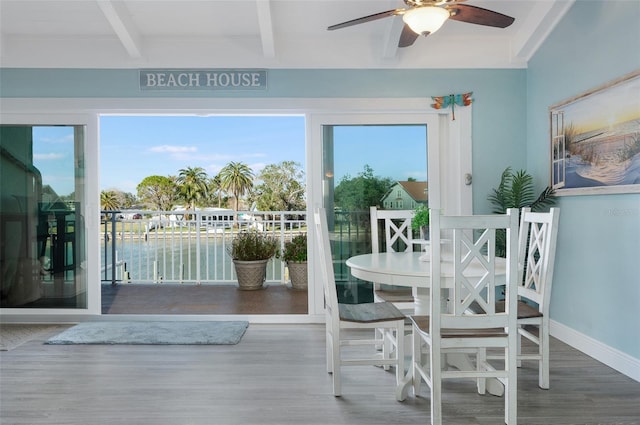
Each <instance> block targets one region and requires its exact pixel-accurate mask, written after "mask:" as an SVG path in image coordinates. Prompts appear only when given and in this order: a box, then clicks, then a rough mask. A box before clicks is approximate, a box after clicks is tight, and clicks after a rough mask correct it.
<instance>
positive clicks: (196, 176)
mask: <svg viewBox="0 0 640 425" xmlns="http://www.w3.org/2000/svg"><path fill="white" fill-rule="evenodd" d="M208 180H209V177H208V176H207V173H206V172H205V171H204V169H203V168H201V167H187V168H183V169H181V170H180V171H179V172H178V178H177V179H176V183H177V185H178V194H179V195H180V198H182V199H183V200H184V201H185V202H186V203H187V209H191V210H195V208H196V205H197V204H198V202H200V201H201V200H204V199H206V198H207V191H208V187H207V182H208Z"/></svg>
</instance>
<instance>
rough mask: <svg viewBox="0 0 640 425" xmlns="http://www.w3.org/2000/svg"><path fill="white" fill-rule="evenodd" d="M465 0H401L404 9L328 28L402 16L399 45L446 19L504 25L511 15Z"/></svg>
mask: <svg viewBox="0 0 640 425" xmlns="http://www.w3.org/2000/svg"><path fill="white" fill-rule="evenodd" d="M464 1H466V0H404V2H405V4H406V5H407V6H409V7H408V8H406V9H392V10H387V11H386V12H380V13H374V14H373V15H368V16H363V17H361V18H357V19H352V20H350V21H346V22H342V23H340V24H336V25H331V26H330V27H328V28H327V29H328V30H329V31H332V30H337V29H340V28H346V27H350V26H352V25H358V24H363V23H365V22H371V21H375V20H378V19H382V18H386V17H388V16H402V20H403V21H404V28H403V29H402V34H401V35H400V41H399V42H398V47H408V46H411V45H412V44H413V43H414V42H415V41H416V39H417V38H418V36H420V35H424V36H427V35H429V34H433V33H434V32H436V31H437V30H438V29H440V27H441V26H442V24H444V22H445V21H446V20H447V19H453V20H454V21H460V22H467V23H470V24H477V25H485V26H489V27H497V28H506V27H508V26H509V25H511V24H512V23H513V21H515V19H514V18H512V17H510V16H507V15H503V14H502V13H498V12H494V11H492V10H488V9H483V8H481V7H477V6H471V5H468V4H461V3H462V2H464Z"/></svg>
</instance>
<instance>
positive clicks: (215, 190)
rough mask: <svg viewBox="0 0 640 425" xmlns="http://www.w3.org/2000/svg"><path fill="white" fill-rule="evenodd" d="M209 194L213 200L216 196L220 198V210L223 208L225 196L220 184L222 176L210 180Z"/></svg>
mask: <svg viewBox="0 0 640 425" xmlns="http://www.w3.org/2000/svg"><path fill="white" fill-rule="evenodd" d="M209 192H210V193H211V197H212V198H213V197H214V195H215V197H216V198H218V208H220V207H221V206H222V195H223V194H224V193H223V190H222V185H221V183H220V174H218V175H216V176H215V177H214V178H212V179H210V180H209Z"/></svg>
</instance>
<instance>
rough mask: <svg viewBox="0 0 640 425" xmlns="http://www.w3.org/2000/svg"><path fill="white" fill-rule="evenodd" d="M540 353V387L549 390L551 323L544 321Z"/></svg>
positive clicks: (541, 328)
mask: <svg viewBox="0 0 640 425" xmlns="http://www.w3.org/2000/svg"><path fill="white" fill-rule="evenodd" d="M538 341H539V347H538V353H539V354H540V361H539V363H538V386H539V387H540V388H542V389H545V390H548V389H549V321H548V320H543V322H542V325H541V326H540V329H539V331H538Z"/></svg>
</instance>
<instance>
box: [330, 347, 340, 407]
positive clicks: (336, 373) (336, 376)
mask: <svg viewBox="0 0 640 425" xmlns="http://www.w3.org/2000/svg"><path fill="white" fill-rule="evenodd" d="M336 339H337V338H334V340H333V343H332V344H331V362H332V364H333V395H334V396H336V397H339V396H341V395H342V383H341V380H342V376H341V370H340V368H341V361H340V341H339V340H338V341H336Z"/></svg>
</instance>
